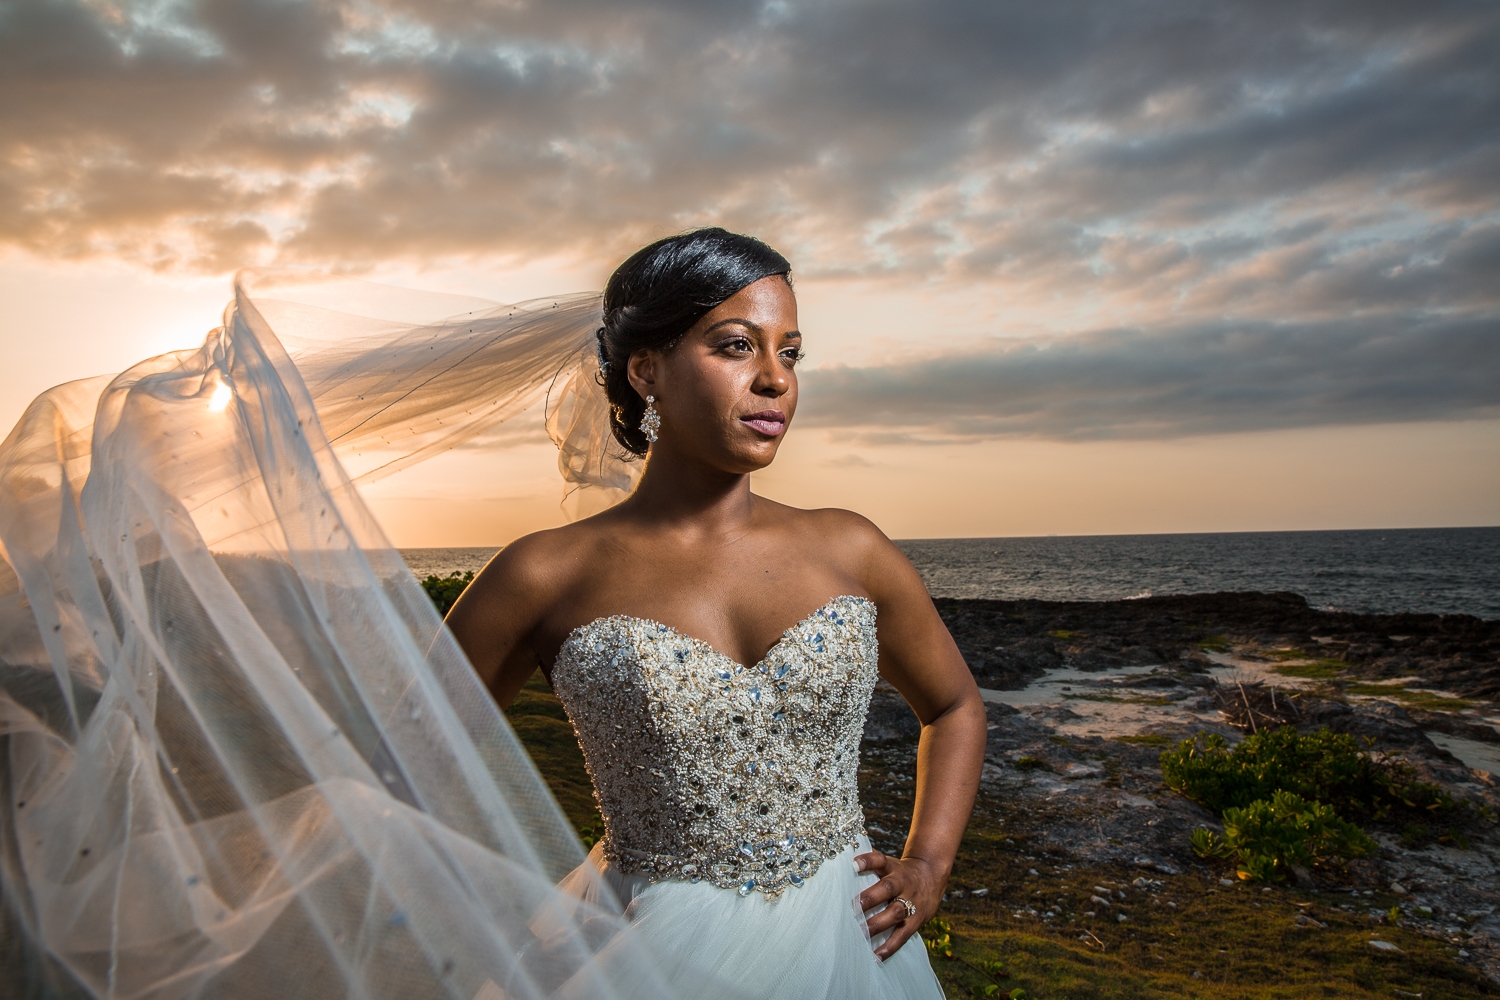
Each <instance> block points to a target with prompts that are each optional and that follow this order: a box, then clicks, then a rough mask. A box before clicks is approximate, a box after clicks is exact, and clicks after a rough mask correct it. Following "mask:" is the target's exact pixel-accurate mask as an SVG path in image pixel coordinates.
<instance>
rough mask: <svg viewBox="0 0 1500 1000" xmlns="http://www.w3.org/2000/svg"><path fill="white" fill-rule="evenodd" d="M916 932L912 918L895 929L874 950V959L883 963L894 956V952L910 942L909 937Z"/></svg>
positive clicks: (914, 919) (915, 922)
mask: <svg viewBox="0 0 1500 1000" xmlns="http://www.w3.org/2000/svg"><path fill="white" fill-rule="evenodd" d="M916 932H917V921H916V918H915V917H913V918H912V919H911V920H908V921H906V922H905V923H903V924H902V925H901V926H900V927H897V928H896V929H895V930H894V931H892V932H891V936H890V937H888V938H886V939H885V942H884V943H883V944H881V946H880V947H879V948H876V949H875V957H876V958H878V959H880V960H881V961H882V962H884V961H885V960H886V959H888V958H890V957H891V956H892V955H894V954H896V952H898V951H900V950H901V946H902V945H903V944H905V943H906V942H907V941H908V940H910V939H911V936H912V935H913V934H915V933H916Z"/></svg>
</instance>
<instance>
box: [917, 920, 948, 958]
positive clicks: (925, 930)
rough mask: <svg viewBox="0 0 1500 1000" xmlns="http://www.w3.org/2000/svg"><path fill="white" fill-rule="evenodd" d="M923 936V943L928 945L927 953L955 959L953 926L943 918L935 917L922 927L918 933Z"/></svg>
mask: <svg viewBox="0 0 1500 1000" xmlns="http://www.w3.org/2000/svg"><path fill="white" fill-rule="evenodd" d="M918 933H920V934H921V936H922V943H923V944H925V945H927V953H928V954H929V955H934V956H938V955H940V956H942V957H943V958H952V957H953V925H952V924H950V923H948V921H946V920H944V919H943V918H942V917H933V918H932V919H931V920H929V921H927V923H925V924H923V925H922V929H921V930H920V931H919V932H918Z"/></svg>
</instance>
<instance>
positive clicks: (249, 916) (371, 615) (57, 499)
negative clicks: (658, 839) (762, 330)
mask: <svg viewBox="0 0 1500 1000" xmlns="http://www.w3.org/2000/svg"><path fill="white" fill-rule="evenodd" d="M598 310H599V305H598V297H597V296H596V295H575V296H568V297H563V298H557V299H547V300H543V301H534V302H528V303H523V304H520V305H515V306H497V305H495V304H493V303H486V302H478V301H472V300H457V299H453V298H451V297H444V296H428V295H421V294H416V293H407V292H402V291H400V290H396V289H388V288H382V287H380V286H373V285H367V284H363V283H358V282H347V281H338V280H332V279H329V278H327V277H325V276H320V275H309V274H304V273H292V272H270V273H267V272H247V273H243V274H241V275H240V276H239V278H238V279H237V281H236V285H235V296H234V301H233V302H232V303H231V304H230V306H229V307H228V309H227V310H226V312H225V315H224V318H223V325H222V326H221V327H219V328H218V329H215V330H214V331H213V332H212V333H210V334H209V336H208V338H207V340H206V341H205V342H204V344H203V345H202V346H201V347H199V348H197V349H190V350H182V351H178V352H175V353H171V354H165V355H162V356H160V357H156V358H152V359H150V360H148V361H144V362H142V363H140V364H138V365H136V366H135V367H133V368H131V369H130V370H129V371H126V372H124V373H123V374H121V375H118V376H114V377H109V376H103V377H99V378H94V379H89V380H86V381H81V382H73V383H69V384H66V385H62V386H59V387H57V388H55V389H53V390H51V391H49V392H47V393H45V394H43V395H42V396H40V397H39V398H38V399H37V400H36V401H35V402H33V403H32V404H31V406H30V407H29V408H28V409H27V410H26V412H25V415H24V416H23V417H22V419H21V421H20V422H19V424H17V426H16V427H15V429H14V430H13V431H12V432H11V433H10V435H9V437H8V438H6V439H5V441H4V444H3V445H0V546H3V549H0V554H3V557H4V558H3V560H0V890H3V894H4V906H3V908H0V967H3V969H4V972H3V974H0V995H6V994H7V991H9V994H10V995H16V996H95V997H119V998H127V997H128V998H136V997H139V998H148V997H149V998H163V1000H165V998H178V997H183V998H186V997H247V998H249V997H256V998H262V997H269V996H306V997H334V996H347V997H360V998H366V997H368V998H386V997H389V998H403V1000H405V998H416V997H454V998H462V1000H471V998H478V1000H499V998H512V997H545V996H559V997H564V996H565V997H580V998H582V997H589V998H594V997H602V998H609V997H625V996H645V995H650V996H652V997H653V998H657V997H671V996H679V995H687V996H705V995H721V994H722V993H723V992H724V990H723V987H722V986H720V985H717V984H713V983H710V982H708V981H706V980H703V981H696V984H695V980H694V978H693V976H694V973H693V972H692V970H690V969H684V968H682V967H681V966H680V965H678V964H676V963H677V962H678V959H677V958H676V957H674V956H671V955H663V954H658V953H653V952H652V951H650V950H649V949H647V948H645V947H644V946H643V945H642V944H641V943H640V942H639V941H636V940H633V938H632V935H631V931H630V929H629V927H628V924H627V923H626V921H625V920H624V919H623V917H622V916H621V914H620V911H619V907H618V906H617V905H616V904H615V903H613V902H612V901H611V900H610V897H609V894H608V892H607V891H604V892H590V893H586V894H585V895H587V897H588V898H589V899H591V900H598V899H602V900H605V902H604V903H603V904H595V903H591V904H587V905H586V904H584V903H583V902H581V901H580V900H579V899H578V898H577V897H575V896H571V895H564V894H562V893H561V892H560V891H559V890H558V889H557V888H556V883H557V882H558V881H559V880H560V879H561V878H562V877H563V876H564V875H565V874H567V873H568V872H569V871H571V870H573V869H574V868H575V867H576V866H577V865H579V863H580V862H581V861H582V860H583V852H582V850H581V848H580V845H579V843H578V840H577V837H576V836H575V835H574V833H573V831H572V829H571V827H570V826H569V825H568V823H567V821H566V820H565V818H564V817H563V816H562V814H561V812H560V811H559V810H558V808H557V806H556V805H555V803H554V802H553V800H552V798H551V796H550V795H549V794H548V792H547V790H546V787H545V786H544V784H543V783H542V781H541V779H540V777H539V776H538V774H537V772H536V770H535V768H534V767H533V765H532V763H531V761H530V760H529V758H528V757H527V756H526V754H525V752H524V751H523V749H522V748H521V746H520V745H519V743H518V742H517V741H516V739H515V737H514V735H513V734H512V732H511V730H510V729H509V728H508V727H507V725H506V723H505V721H504V719H503V718H502V716H501V715H500V714H499V712H498V711H497V710H496V708H495V705H494V702H493V700H492V699H491V698H490V697H489V695H488V693H487V692H486V691H485V690H484V689H483V687H482V686H481V685H480V683H479V681H478V680H477V678H476V677H475V675H474V673H473V671H472V670H471V669H470V668H469V666H468V664H467V662H466V660H465V658H464V656H463V654H462V652H461V651H460V650H459V649H458V647H457V646H456V645H455V643H454V642H453V640H452V638H451V636H450V635H449V634H448V633H447V632H446V630H444V629H443V628H442V624H441V621H440V620H439V617H438V615H437V614H436V613H435V611H434V610H433V607H432V605H431V604H430V602H429V601H428V599H427V597H426V595H425V594H424V593H423V592H422V590H421V588H420V587H419V586H418V584H417V583H416V581H415V579H414V578H413V577H412V575H411V573H410V572H409V571H408V570H407V568H406V566H405V565H404V564H403V562H402V561H401V559H400V557H399V556H398V555H397V553H396V552H395V551H394V549H393V548H392V547H391V545H390V543H389V542H388V541H387V539H386V538H385V536H384V534H383V533H382V531H381V529H380V526H379V525H378V524H377V523H376V522H375V520H374V518H373V517H372V516H371V514H370V511H369V510H368V509H367V507H366V506H365V504H364V503H363V501H362V500H361V498H360V495H359V492H358V490H357V485H358V484H359V483H361V482H366V481H369V480H372V479H374V478H377V477H379V476H382V475H386V474H389V473H390V472H393V471H395V470H397V469H400V468H403V467H406V466H409V465H410V464H412V463H414V462H418V461H421V460H422V459H423V458H425V457H427V456H429V455H432V454H435V453H437V452H438V451H441V450H444V449H447V448H452V447H455V446H457V445H460V444H462V443H464V442H467V441H472V440H474V439H476V438H479V437H480V436H481V435H484V434H486V433H490V432H493V431H494V430H495V428H497V427H498V426H499V425H500V424H501V423H502V422H504V421H507V420H517V419H534V420H537V421H538V422H542V421H545V425H546V427H547V430H548V432H549V433H550V434H551V435H552V437H553V439H554V440H555V441H556V442H557V443H558V446H559V465H560V468H561V471H562V472H563V475H564V479H565V481H566V483H567V487H568V489H570V490H571V491H572V492H571V493H570V495H569V497H568V499H567V504H568V506H569V507H570V508H571V509H572V510H573V511H575V512H587V511H589V510H592V509H598V508H602V507H604V506H607V505H608V504H609V503H610V502H612V501H613V500H615V499H617V498H618V497H620V496H622V495H624V493H625V492H627V491H628V490H629V488H630V486H631V484H632V479H633V476H634V475H635V474H637V466H635V465H632V464H630V463H628V462H626V461H625V460H624V456H623V455H622V453H621V452H620V451H619V449H618V448H617V446H614V445H613V442H612V440H611V439H610V436H609V432H608V421H607V410H606V408H605V404H604V401H603V398H602V391H601V390H599V388H598V387H597V385H596V383H595V381H594V375H595V373H596V371H597V360H596V357H595V354H594V337H593V334H594V329H595V328H596V326H597V324H598ZM669 982H670V983H671V986H668V985H667V984H668V983H669ZM685 983H686V984H694V985H687V986H685V985H684V984H685Z"/></svg>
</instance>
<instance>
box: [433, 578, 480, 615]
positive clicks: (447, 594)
mask: <svg viewBox="0 0 1500 1000" xmlns="http://www.w3.org/2000/svg"><path fill="white" fill-rule="evenodd" d="M473 582H474V571H473V570H469V571H468V572H467V573H463V574H460V573H459V572H458V571H457V570H454V571H453V572H452V573H449V574H448V575H447V576H436V575H433V576H429V577H428V578H427V579H425V580H423V581H422V589H423V590H425V591H427V596H428V597H430V598H432V603H433V605H434V606H436V607H437V610H438V614H440V615H446V614H447V613H448V609H449V608H451V607H453V603H454V602H455V601H457V600H458V595H459V594H462V593H463V592H464V588H466V587H468V585H469V584H471V583H473Z"/></svg>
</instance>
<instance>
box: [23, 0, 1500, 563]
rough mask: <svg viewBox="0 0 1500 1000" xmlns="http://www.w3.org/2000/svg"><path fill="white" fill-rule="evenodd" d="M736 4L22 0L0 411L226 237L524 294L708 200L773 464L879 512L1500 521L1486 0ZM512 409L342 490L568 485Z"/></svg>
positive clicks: (213, 273)
mask: <svg viewBox="0 0 1500 1000" xmlns="http://www.w3.org/2000/svg"><path fill="white" fill-rule="evenodd" d="M855 8H858V9H855ZM757 9H758V10H759V13H758V14H753V15H752V14H751V13H748V11H749V8H746V10H745V11H738V10H734V11H731V10H718V9H714V10H709V9H707V8H704V9H699V8H696V7H681V8H674V7H671V5H667V6H657V5H646V4H635V3H625V4H614V3H612V4H598V3H589V2H583V0H580V2H577V3H568V4H556V5H526V4H518V5H493V4H479V3H467V2H462V0H460V2H458V3H452V4H444V5H433V4H422V3H416V4H404V3H386V2H383V0H381V2H374V3H359V4H354V3H342V2H337V0H331V2H328V3H319V4H303V5H288V4H279V3H272V2H269V0H266V2H262V0H244V2H242V3H237V4H230V5H223V4H219V5H214V4H195V3H186V4H180V5H168V6H163V5H159V4H152V5H146V4H133V3H129V2H120V3H115V2H84V0H56V2H53V3H50V4H46V5H31V4H22V5H21V6H19V7H17V8H16V11H15V12H14V13H12V14H9V15H6V16H7V17H8V18H9V19H10V20H9V21H7V22H6V25H5V30H4V31H0V62H3V63H4V64H5V65H6V66H7V72H6V75H5V78H4V80H3V81H0V423H4V424H5V426H6V427H9V426H10V425H11V424H13V423H14V422H15V420H16V419H17V417H19V416H20V414H21V412H22V410H23V409H24V407H25V406H26V404H27V402H29V401H30V400H31V399H32V398H33V397H34V396H35V395H36V394H38V393H39V392H41V391H43V390H45V389H47V388H48V387H50V386H52V385H55V384H58V383H60V382H64V381H68V380H72V379H76V378H83V377H87V376H92V375H96V374H100V373H104V372H114V371H120V370H122V369H124V368H125V367H127V366H129V365H130V364H132V363H134V362H136V361H138V360H141V359H142V358H145V357H148V356H152V355H155V354H159V353H162V352H164V351H167V350H172V349H178V348H183V347H189V346H196V345H197V344H198V343H200V342H201V341H202V339H203V336H204V334H205V333H206V332H207V331H208V330H209V329H211V328H212V327H214V326H215V325H217V323H218V321H219V316H220V314H221V312H222V310H223V308H224V306H225V304H226V302H227V301H228V300H229V298H230V296H231V291H232V289H231V276H232V274H233V273H234V271H235V270H236V269H237V268H239V267H242V266H256V265H263V264H271V263H277V264H293V265H305V266H310V267H317V268H325V269H337V270H342V271H347V272H350V273H356V274H359V275H361V276H363V277H366V278H369V279H371V280H375V281H384V282H388V283H390V284H395V285H399V286H403V287H410V288H422V289H431V290H436V291H449V292H457V293H463V294H466V295H474V296H479V297H482V298H485V299H489V300H492V301H497V302H515V301H521V300H524V299H528V298H533V297H540V296H545V295H553V294H558V293H563V292H573V291H586V290H597V289H598V288H600V287H602V285H603V282H604V280H605V278H606V277H607V276H608V274H609V271H610V269H611V268H612V267H613V266H614V265H615V264H616V263H617V262H618V261H619V260H620V259H622V258H623V256H624V255H625V254H627V253H628V252H629V251H630V250H632V249H634V248H635V247H636V246H639V245H641V244H642V243H643V242H645V241H647V240H649V239H652V238H654V237H656V236H659V235H663V234H665V233H669V232H675V231H679V230H682V229H686V228H690V227H692V226H696V225H702V224H722V225H725V226H728V227H731V228H735V229H739V230H741V231H746V232H751V233H754V234H756V235H758V236H761V237H762V238H764V239H766V240H768V241H769V242H771V243H772V244H773V245H774V246H776V247H777V248H778V249H780V250H782V251H783V252H784V253H786V254H787V256H788V257H789V258H790V259H791V260H792V262H793V266H794V268H795V269H796V270H795V272H794V273H795V277H796V288H797V293H798V299H799V307H800V310H801V318H802V324H801V325H802V329H803V332H804V334H805V335H806V337H807V350H808V355H809V357H808V360H807V362H806V368H805V382H804V389H803V394H804V400H803V404H802V409H801V411H799V415H798V419H797V421H796V423H795V424H794V426H793V428H792V430H791V432H790V436H789V438H788V441H787V443H786V445H785V447H784V448H783V451H782V454H781V457H780V458H779V459H778V461H777V462H776V464H775V465H773V466H772V467H771V468H770V469H768V470H766V471H765V472H763V473H760V474H758V475H757V476H756V478H755V484H756V488H757V489H758V490H759V491H761V492H763V493H765V494H766V495H768V496H771V497H773V498H775V499H778V500H782V501H785V502H788V503H792V504H796V505H800V506H828V505H833V506H841V507H848V508H852V509H855V510H858V511H861V512H863V513H865V514H867V515H869V516H870V517H872V518H873V519H874V520H875V521H876V522H877V523H878V524H879V525H880V526H881V527H882V528H884V529H885V530H886V532H887V533H888V534H890V535H892V536H893V537H902V538H913V537H942V536H949V537H964V536H998V535H1030V534H1106V533H1137V532H1176V531H1239V530H1282V529H1287V530H1290V529H1326V528H1363V527H1397V526H1449V525H1484V524H1500V282H1496V281H1495V274H1496V269H1497V267H1500V181H1497V180H1496V178H1497V177H1500V129H1497V127H1496V124H1495V123H1496V122H1497V121H1500V77H1497V76H1496V70H1495V67H1494V63H1493V60H1492V59H1491V58H1490V56H1489V54H1492V53H1493V51H1494V46H1495V45H1497V44H1500V15H1496V13H1495V12H1494V11H1493V10H1489V9H1487V8H1482V7H1475V6H1472V5H1462V4H1453V5H1445V4H1437V5H1431V6H1429V5H1423V6H1422V8H1421V9H1420V10H1419V9H1417V8H1409V9H1406V10H1404V11H1394V12H1392V11H1384V12H1378V11H1374V10H1360V9H1358V8H1349V7H1343V6H1338V5H1333V4H1327V5H1324V4H1316V3H1315V4H1310V5H1308V4H1300V5H1291V6H1288V7H1285V8H1282V7H1280V6H1278V5H1274V4H1273V5H1244V6H1239V7H1235V6H1230V5H1225V6H1222V7H1219V8H1216V9H1215V11H1214V12H1212V13H1210V12H1208V11H1206V10H1204V9H1202V8H1199V7H1196V6H1195V5H1191V4H1184V3H1178V2H1168V0H1160V2H1154V3H1148V4H1146V5H1144V6H1142V7H1141V8H1140V9H1138V10H1137V9H1134V8H1132V10H1133V13H1130V14H1129V16H1127V14H1126V12H1125V11H1124V10H1115V9H1113V8H1111V7H1109V6H1101V7H1100V8H1098V10H1097V11H1096V15H1097V16H1096V17H1095V18H1093V20H1094V21H1097V22H1098V23H1093V24H1092V25H1083V24H1082V23H1081V22H1082V21H1085V20H1089V19H1081V18H1079V17H1076V16H1072V15H1070V14H1068V13H1066V12H1065V11H1062V10H1058V11H1053V12H1049V11H1045V10H1041V9H1037V10H1032V11H1025V10H1021V9H1009V8H1004V9H1002V8H999V7H996V6H994V5H985V4H979V3H966V2H958V0H954V2H948V3H943V4H938V5H892V4H882V3H875V2H869V3H865V4H863V5H859V4H856V5H854V6H853V7H849V8H848V9H845V7H829V6H826V5H823V6H819V5H804V4H797V3H776V4H769V5H765V6H764V7H763V8H757ZM1105 22H1109V23H1105ZM510 440H511V443H510V444H508V445H506V446H504V447H500V446H492V447H489V448H472V447H471V448H461V449H458V450H456V451H454V452H451V453H448V454H446V455H443V456H441V457H439V458H437V459H433V460H431V461H429V462H427V463H424V464H423V465H421V466H419V467H417V468H414V469H411V470H407V471H406V472H403V473H399V474H397V475H395V476H392V477H390V478H388V479H385V480H381V481H379V482H377V483H374V484H372V485H370V486H369V487H367V488H366V489H365V490H364V493H365V496H366V497H367V499H368V500H369V502H370V504H371V505H372V507H373V508H374V509H375V511H376V512H377V514H378V515H379V517H380V519H381V521H382V523H383V524H384V526H385V528H386V531H387V533H388V534H389V536H390V538H391V539H392V541H393V542H395V543H396V544H397V545H399V546H412V547H416V546H459V545H490V544H494V545H498V544H503V543H505V542H507V541H509V540H510V539H512V538H514V537H516V536H518V535H519V534H522V533H524V532H526V531H530V530H535V529H537V528H541V527H545V526H548V525H552V524H557V523H560V522H561V520H562V517H563V515H562V512H561V509H560V508H559V505H558V501H559V499H560V496H561V492H562V486H561V481H560V479H559V477H558V475H557V472H556V467H555V462H556V454H555V451H554V450H553V449H552V448H551V446H550V444H548V443H547V442H546V439H545V437H543V436H541V434H540V416H539V415H538V416H537V433H536V434H533V435H530V436H528V435H526V434H521V435H519V436H513V438H512V439H510Z"/></svg>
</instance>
